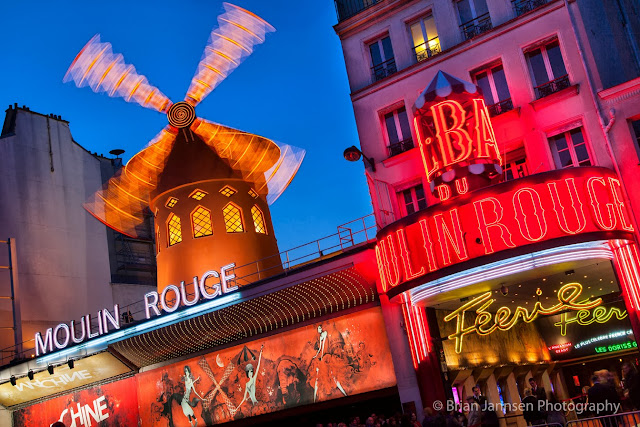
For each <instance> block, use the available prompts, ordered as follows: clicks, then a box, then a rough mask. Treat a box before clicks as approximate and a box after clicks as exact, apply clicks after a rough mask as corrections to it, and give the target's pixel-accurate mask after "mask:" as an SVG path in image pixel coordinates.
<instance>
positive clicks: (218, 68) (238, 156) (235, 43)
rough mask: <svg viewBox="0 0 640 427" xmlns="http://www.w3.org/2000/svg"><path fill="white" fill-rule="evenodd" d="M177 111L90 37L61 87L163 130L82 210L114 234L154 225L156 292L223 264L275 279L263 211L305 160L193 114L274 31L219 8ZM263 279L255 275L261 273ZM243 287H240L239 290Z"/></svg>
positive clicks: (272, 243)
mask: <svg viewBox="0 0 640 427" xmlns="http://www.w3.org/2000/svg"><path fill="white" fill-rule="evenodd" d="M224 9H225V11H224V13H223V14H222V15H220V16H219V17H218V24H219V25H218V28H215V29H214V30H213V31H212V32H211V37H210V38H209V41H208V43H207V45H206V47H205V49H204V53H203V56H202V59H201V61H200V63H199V65H198V68H197V70H196V73H195V76H194V77H193V79H192V81H191V85H190V86H189V89H188V91H187V94H186V97H185V100H184V101H181V102H177V103H172V102H171V101H170V100H169V98H168V97H167V96H165V95H164V94H163V93H162V92H161V91H160V90H159V89H158V88H156V87H154V86H152V85H151V84H149V82H148V80H147V78H146V77H144V76H143V75H140V74H138V73H137V72H136V69H135V68H134V67H133V65H128V64H126V63H125V61H124V59H123V56H122V55H120V54H116V53H114V52H113V50H112V47H111V44H109V43H104V42H101V41H100V36H99V35H96V36H94V37H93V38H92V39H91V40H90V41H89V42H88V43H87V44H86V45H85V46H84V48H83V49H82V50H81V51H80V53H78V55H77V56H76V58H75V59H74V60H73V62H72V64H71V66H70V67H69V70H68V71H67V74H66V75H65V78H64V81H65V82H66V81H73V82H75V84H76V85H77V86H78V87H84V86H89V87H90V88H91V89H92V90H93V91H94V92H106V93H107V94H108V95H109V96H112V97H116V96H117V97H121V98H124V99H125V100H126V101H128V102H136V103H138V104H140V105H141V106H143V107H146V108H149V109H152V110H156V111H158V112H161V113H165V114H166V115H167V118H168V121H169V124H168V125H167V126H166V127H165V128H164V129H162V130H161V131H160V133H158V135H156V137H155V138H153V139H152V140H151V142H149V144H148V145H147V146H146V147H145V148H144V149H143V150H142V151H140V152H139V153H137V154H136V155H134V156H133V157H132V158H131V160H130V161H129V162H128V163H127V165H126V166H124V167H123V168H121V169H120V171H119V172H118V173H117V174H116V175H114V176H113V177H112V178H111V179H110V180H109V181H108V182H107V183H106V184H105V185H104V186H103V188H102V189H100V190H99V191H97V192H96V193H95V194H94V195H93V196H92V197H91V198H90V199H89V200H88V201H87V202H86V203H85V204H84V207H85V209H86V210H87V211H88V212H89V213H91V214H92V215H93V216H95V217H96V218H97V219H99V220H100V221H102V222H103V223H105V224H106V225H107V226H109V227H111V228H112V229H114V230H116V231H118V232H120V233H123V234H125V235H128V236H130V237H135V238H150V237H151V236H148V235H145V234H144V229H145V227H144V222H145V212H148V209H150V211H151V212H152V213H153V215H154V223H155V230H154V231H155V238H156V246H157V255H156V257H157V265H158V291H162V290H163V289H164V288H165V287H166V286H168V285H170V284H179V283H180V282H181V281H187V283H188V281H189V280H190V278H192V277H194V276H196V275H201V274H203V273H204V272H207V271H209V270H212V269H214V270H216V269H219V268H220V267H222V266H225V265H228V264H230V263H235V264H236V265H237V266H242V265H248V264H251V266H250V267H246V269H245V271H242V272H240V273H239V274H237V275H238V276H240V275H242V276H245V277H246V276H247V275H248V274H250V273H251V271H249V270H251V269H253V270H255V273H256V274H255V275H253V276H249V279H248V280H257V279H259V278H264V277H266V276H269V275H273V274H277V273H279V272H281V271H282V265H281V260H280V257H279V255H278V253H279V251H278V246H277V242H276V238H275V236H274V232H273V226H272V223H271V215H270V212H269V205H270V204H271V203H273V202H274V201H275V200H276V199H277V198H278V197H279V196H280V195H281V194H282V192H283V191H284V190H285V189H286V187H287V186H288V185H289V183H290V182H291V180H292V179H293V176H294V175H295V173H296V172H297V170H298V168H299V167H300V164H301V163H302V160H303V158H304V151H303V150H300V149H296V148H294V147H291V146H288V145H278V144H276V143H274V142H273V141H272V140H270V139H267V138H264V137H261V136H258V135H254V134H251V133H247V132H243V131H240V130H236V129H232V128H230V127H227V126H223V125H220V124H217V123H213V122H210V121H208V120H205V119H202V118H200V117H197V115H196V111H195V107H196V106H197V105H198V104H199V103H200V102H201V101H202V100H203V99H204V98H205V97H206V96H207V95H208V94H209V93H211V91H212V90H213V89H215V87H216V86H218V85H219V84H220V83H221V82H222V81H223V80H224V79H225V78H226V77H227V76H228V75H229V74H230V73H231V72H232V71H233V70H234V69H235V68H236V67H237V66H238V65H239V64H240V63H241V62H242V60H243V59H245V58H246V57H247V56H248V55H250V54H251V53H252V52H253V48H254V47H255V46H256V45H258V44H261V43H262V42H264V39H265V36H266V34H267V33H269V32H272V31H274V28H273V27H272V26H271V25H269V24H268V23H267V22H266V21H264V20H263V19H261V18H260V17H258V16H256V15H254V14H253V13H251V12H249V11H247V10H245V9H242V8H240V7H238V6H234V5H231V4H228V3H224ZM258 272H260V273H258ZM240 284H242V283H240Z"/></svg>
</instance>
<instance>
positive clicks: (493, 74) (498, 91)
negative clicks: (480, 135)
mask: <svg viewBox="0 0 640 427" xmlns="http://www.w3.org/2000/svg"><path fill="white" fill-rule="evenodd" d="M474 80H475V81H476V84H477V85H478V86H479V87H480V89H482V94H483V95H484V101H485V103H486V104H487V108H488V109H489V114H491V116H497V115H499V114H502V113H506V112H507V111H510V110H513V102H512V101H511V94H510V93H509V86H507V79H506V77H505V75H504V67H503V66H502V64H499V65H495V66H493V67H489V68H485V69H484V70H482V71H479V72H477V73H476V74H475V75H474Z"/></svg>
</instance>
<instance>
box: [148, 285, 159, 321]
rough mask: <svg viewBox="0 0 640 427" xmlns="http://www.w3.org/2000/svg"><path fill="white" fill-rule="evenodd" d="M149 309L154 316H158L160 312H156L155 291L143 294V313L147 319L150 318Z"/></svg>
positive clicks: (156, 295)
mask: <svg viewBox="0 0 640 427" xmlns="http://www.w3.org/2000/svg"><path fill="white" fill-rule="evenodd" d="M149 309H151V310H153V312H154V313H155V314H156V316H160V310H158V293H157V292H155V291H151V292H148V293H146V294H144V312H145V314H146V315H147V319H150V318H151V313H149Z"/></svg>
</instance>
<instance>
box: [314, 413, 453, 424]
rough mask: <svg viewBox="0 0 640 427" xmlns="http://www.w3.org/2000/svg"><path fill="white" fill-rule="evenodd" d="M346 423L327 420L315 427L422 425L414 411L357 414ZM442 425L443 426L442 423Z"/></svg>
mask: <svg viewBox="0 0 640 427" xmlns="http://www.w3.org/2000/svg"><path fill="white" fill-rule="evenodd" d="M348 421H349V422H348V424H347V423H346V422H344V421H342V422H337V423H336V422H333V423H332V422H329V423H326V424H320V423H319V424H317V425H316V427H383V426H387V427H389V426H397V427H422V424H420V422H419V421H418V417H417V415H416V414H415V413H413V412H412V413H411V414H401V413H400V412H397V413H396V414H395V415H393V416H391V417H388V418H387V417H385V416H384V415H376V414H371V415H370V416H369V417H367V418H365V419H362V418H360V417H359V416H354V417H350V418H349V420H348ZM442 427H445V425H444V424H443V425H442Z"/></svg>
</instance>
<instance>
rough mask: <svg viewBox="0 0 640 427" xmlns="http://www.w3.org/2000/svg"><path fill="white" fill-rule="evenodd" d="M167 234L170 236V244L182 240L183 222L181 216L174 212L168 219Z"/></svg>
mask: <svg viewBox="0 0 640 427" xmlns="http://www.w3.org/2000/svg"><path fill="white" fill-rule="evenodd" d="M167 235H168V236H169V246H173V245H175V244H178V243H180V242H182V224H181V221H180V217H179V216H178V215H176V214H174V213H172V214H171V215H169V218H168V219H167Z"/></svg>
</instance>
